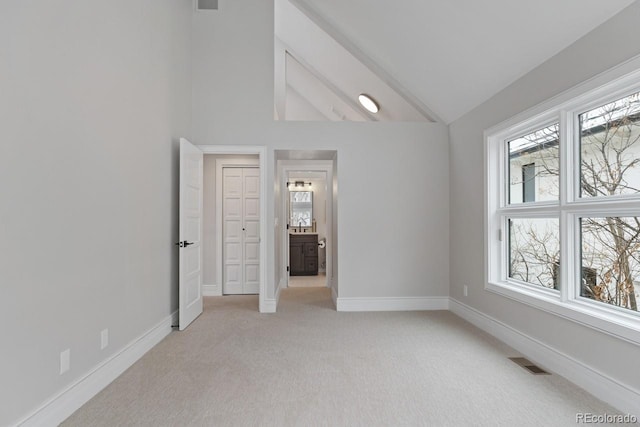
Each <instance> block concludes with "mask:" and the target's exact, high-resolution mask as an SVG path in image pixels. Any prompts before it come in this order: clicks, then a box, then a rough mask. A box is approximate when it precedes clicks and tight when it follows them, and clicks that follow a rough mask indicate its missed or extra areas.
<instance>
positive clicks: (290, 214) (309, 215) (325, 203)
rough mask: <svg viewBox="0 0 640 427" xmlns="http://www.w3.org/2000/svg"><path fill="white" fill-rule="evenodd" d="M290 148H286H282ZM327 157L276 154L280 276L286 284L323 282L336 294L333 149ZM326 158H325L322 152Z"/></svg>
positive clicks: (283, 285) (281, 286)
mask: <svg viewBox="0 0 640 427" xmlns="http://www.w3.org/2000/svg"><path fill="white" fill-rule="evenodd" d="M288 153H291V152H288ZM328 153H331V157H329V159H332V160H328V159H327V160H324V159H323V160H306V159H300V160H298V159H296V160H291V159H286V158H285V159H282V160H281V159H278V157H276V158H277V159H278V160H277V170H278V172H277V176H278V182H279V192H278V193H279V197H278V199H279V202H280V203H279V209H278V211H279V212H278V215H277V216H278V218H277V221H278V222H280V223H281V224H282V227H279V233H280V239H279V240H280V249H281V250H280V251H279V252H280V254H279V255H280V256H279V260H280V262H279V264H280V265H281V275H280V281H279V286H278V293H279V292H280V291H281V290H283V289H286V288H301V287H325V288H329V289H330V294H331V299H332V300H333V301H334V303H335V301H336V299H337V295H338V283H337V282H338V281H337V277H336V274H335V272H336V267H337V256H336V255H337V221H336V217H337V209H336V208H337V179H336V176H335V175H334V173H335V169H334V167H335V165H336V159H335V156H336V153H335V152H328ZM325 159H326V157H325Z"/></svg>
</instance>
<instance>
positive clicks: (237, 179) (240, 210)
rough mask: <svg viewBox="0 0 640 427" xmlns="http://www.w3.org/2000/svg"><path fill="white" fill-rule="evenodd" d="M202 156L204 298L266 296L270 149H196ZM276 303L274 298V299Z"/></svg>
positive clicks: (261, 303)
mask: <svg viewBox="0 0 640 427" xmlns="http://www.w3.org/2000/svg"><path fill="white" fill-rule="evenodd" d="M198 147H199V148H200V149H201V150H202V152H203V154H204V156H203V202H202V204H203V224H202V285H201V289H202V295H203V296H222V295H238V294H243V295H250V294H253V295H257V296H258V308H259V311H260V312H272V311H275V309H272V308H271V307H272V306H275V304H272V303H271V304H270V301H269V298H267V268H266V258H267V249H266V242H267V238H266V230H267V227H266V216H267V215H266V212H267V209H266V200H265V194H266V188H267V187H266V177H265V170H266V168H265V164H266V148H265V147H259V146H217V145H203V146H198ZM272 299H273V298H272Z"/></svg>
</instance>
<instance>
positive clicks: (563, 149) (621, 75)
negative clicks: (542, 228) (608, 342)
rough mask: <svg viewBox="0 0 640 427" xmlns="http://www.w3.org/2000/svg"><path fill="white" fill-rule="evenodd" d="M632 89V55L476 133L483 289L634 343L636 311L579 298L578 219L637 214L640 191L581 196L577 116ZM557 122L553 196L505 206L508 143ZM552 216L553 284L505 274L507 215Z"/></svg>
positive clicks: (636, 65)
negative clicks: (555, 235) (556, 256)
mask: <svg viewBox="0 0 640 427" xmlns="http://www.w3.org/2000/svg"><path fill="white" fill-rule="evenodd" d="M636 92H640V57H637V58H634V59H633V60H631V61H628V62H626V63H624V64H621V65H620V66H618V67H616V68H614V69H612V70H609V71H607V72H605V73H603V74H601V75H598V76H596V77H594V78H592V79H591V80H589V81H587V82H585V83H583V84H581V85H579V86H576V87H574V88H572V89H570V90H568V91H566V92H564V93H562V94H560V95H558V96H556V97H554V98H552V99H550V100H548V101H546V102H544V103H542V104H540V105H538V106H536V107H533V108H532V109H529V110H527V111H525V112H523V113H521V114H518V115H516V116H514V117H513V118H511V119H509V120H507V121H505V122H503V123H501V124H498V125H496V126H494V127H492V128H490V129H487V130H486V131H485V133H484V140H485V141H484V142H485V162H484V166H485V174H484V175H485V176H484V178H485V221H484V223H485V289H486V290H487V291H489V292H492V293H496V294H499V295H502V296H504V297H507V298H510V299H512V300H515V301H519V302H521V303H524V304H526V305H529V306H532V307H535V308H538V309H540V310H543V311H546V312H549V313H552V314H555V315H558V316H560V317H563V318H566V319H569V320H572V321H575V322H577V323H580V324H582V325H586V326H588V327H591V328H593V329H596V330H599V331H602V332H605V333H607V334H610V335H612V336H615V337H618V338H621V339H623V340H626V341H629V342H632V343H634V344H640V312H632V311H629V310H627V309H624V308H621V307H615V306H609V305H608V304H606V303H602V302H598V301H593V300H590V299H589V298H586V297H582V296H580V289H579V284H580V283H581V282H580V281H581V277H582V250H581V243H582V242H581V235H580V218H583V217H611V216H640V193H639V194H635V195H616V196H602V197H582V196H581V193H580V192H581V188H580V173H581V170H580V155H581V150H580V146H579V144H580V138H579V137H578V136H579V129H578V127H579V115H580V114H582V113H584V112H586V111H589V110H590V109H593V108H597V107H599V106H602V105H604V104H607V103H608V102H612V101H615V100H618V99H621V98H624V97H625V96H628V95H631V94H633V93H636ZM556 122H557V123H559V128H560V129H559V169H560V175H559V177H558V179H559V198H558V200H557V201H541V202H535V201H534V202H527V203H519V204H513V205H511V204H509V155H508V141H510V140H513V139H515V138H519V137H522V136H524V135H527V134H528V133H531V132H534V131H536V130H539V129H542V128H544V127H546V126H549V125H552V124H554V123H556ZM534 217H538V218H543V217H547V218H558V220H559V229H560V235H559V239H560V268H559V274H558V289H557V290H556V289H548V288H544V287H542V286H538V285H535V284H528V283H524V282H522V281H519V280H516V279H511V278H509V277H508V267H509V266H508V263H509V259H510V258H509V252H508V251H509V244H508V240H509V228H508V220H509V219H510V218H511V219H513V218H534Z"/></svg>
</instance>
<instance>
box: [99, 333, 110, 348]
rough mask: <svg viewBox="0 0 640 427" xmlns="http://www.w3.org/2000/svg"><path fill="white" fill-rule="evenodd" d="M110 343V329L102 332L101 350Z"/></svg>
mask: <svg viewBox="0 0 640 427" xmlns="http://www.w3.org/2000/svg"><path fill="white" fill-rule="evenodd" d="M108 345H109V329H103V330H102V332H100V350H104V349H105V348H107V346H108Z"/></svg>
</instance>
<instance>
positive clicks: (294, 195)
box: [289, 191, 313, 227]
mask: <svg viewBox="0 0 640 427" xmlns="http://www.w3.org/2000/svg"><path fill="white" fill-rule="evenodd" d="M289 210H290V212H291V220H290V224H291V226H292V227H311V220H312V219H313V191H290V192H289Z"/></svg>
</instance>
